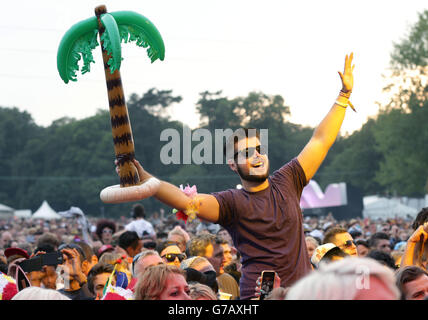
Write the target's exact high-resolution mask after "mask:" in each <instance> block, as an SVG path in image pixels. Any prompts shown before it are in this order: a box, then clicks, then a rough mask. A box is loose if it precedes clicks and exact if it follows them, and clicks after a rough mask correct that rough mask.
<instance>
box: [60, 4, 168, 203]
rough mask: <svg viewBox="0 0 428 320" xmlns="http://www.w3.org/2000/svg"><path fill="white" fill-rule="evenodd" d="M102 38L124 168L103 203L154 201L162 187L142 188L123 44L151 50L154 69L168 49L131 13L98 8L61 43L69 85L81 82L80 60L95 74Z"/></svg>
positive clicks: (62, 69) (119, 156) (149, 25)
mask: <svg viewBox="0 0 428 320" xmlns="http://www.w3.org/2000/svg"><path fill="white" fill-rule="evenodd" d="M98 35H99V38H100V43H101V51H102V56H103V61H104V71H105V77H106V83H107V93H108V100H109V109H110V120H111V128H112V134H113V142H114V150H115V154H116V159H117V160H118V166H119V167H120V174H119V178H120V185H115V186H111V187H107V188H105V189H104V190H102V191H101V194H100V197H101V200H103V201H104V202H107V203H119V202H127V201H136V200H139V199H142V198H146V197H148V196H151V195H153V193H154V192H156V190H157V187H158V186H159V182H158V181H157V180H156V179H153V180H152V179H150V180H149V181H147V182H145V183H144V184H140V178H139V176H138V171H137V169H136V168H135V166H134V164H133V163H132V160H133V159H134V157H135V150H134V139H133V136H132V129H131V124H130V120H129V115H128V108H127V106H126V102H125V95H124V91H123V86H122V80H121V76H120V72H119V69H120V64H121V61H122V53H121V42H122V41H124V42H125V43H127V42H130V41H135V42H136V44H137V45H138V46H140V47H143V48H148V49H147V53H148V56H149V58H150V60H151V62H152V63H153V62H154V61H156V60H157V59H159V60H163V59H164V55H165V47H164V43H163V40H162V37H161V35H160V33H159V31H158V30H157V29H156V27H155V26H154V25H153V24H152V23H151V22H150V21H149V20H148V19H147V18H145V17H144V16H142V15H140V14H138V13H136V12H132V11H118V12H111V13H107V9H106V7H105V6H104V5H102V6H98V7H96V8H95V17H92V18H89V19H86V20H84V21H81V22H79V23H77V24H75V25H73V26H72V27H71V28H70V29H69V30H68V31H67V32H66V33H65V35H64V36H63V38H62V40H61V43H60V45H59V49H58V55H57V67H58V72H59V74H60V76H61V78H62V80H64V82H65V83H68V82H69V81H70V80H71V81H76V72H77V71H78V70H79V65H78V62H79V60H80V59H81V57H82V58H83V66H82V69H81V72H82V74H84V73H86V72H89V71H90V64H91V63H92V62H94V60H93V55H92V50H93V49H95V48H96V47H97V46H98V42H97V36H98Z"/></svg>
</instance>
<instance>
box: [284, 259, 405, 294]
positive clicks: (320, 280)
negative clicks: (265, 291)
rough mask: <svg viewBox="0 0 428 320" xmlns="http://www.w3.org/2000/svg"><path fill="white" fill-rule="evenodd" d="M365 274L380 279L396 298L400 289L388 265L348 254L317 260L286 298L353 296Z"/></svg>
mask: <svg viewBox="0 0 428 320" xmlns="http://www.w3.org/2000/svg"><path fill="white" fill-rule="evenodd" d="M364 270H366V272H364ZM364 275H368V276H370V277H371V276H374V277H376V278H377V279H379V280H380V281H381V282H382V283H383V284H384V285H385V286H386V287H387V288H388V289H389V290H390V291H391V293H393V294H394V295H395V297H396V299H399V297H400V292H399V290H398V288H397V286H396V285H395V276H394V272H393V271H392V270H391V269H390V268H386V267H385V266H383V265H381V264H380V263H378V262H377V261H375V260H373V259H370V258H356V257H347V258H344V259H343V260H340V261H336V262H332V263H329V264H320V268H319V269H318V270H316V271H312V272H311V273H310V274H308V275H307V276H305V277H304V278H302V279H300V280H299V281H297V282H296V283H295V284H294V285H293V286H292V287H291V288H290V289H289V291H288V292H287V295H286V300H353V299H354V298H355V296H356V294H357V293H358V289H359V288H358V285H359V284H362V283H361V282H362V281H363V280H364V279H363V277H364Z"/></svg>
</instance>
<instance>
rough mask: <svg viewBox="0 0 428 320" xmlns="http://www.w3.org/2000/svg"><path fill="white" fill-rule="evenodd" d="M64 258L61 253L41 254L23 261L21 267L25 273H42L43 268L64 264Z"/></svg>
mask: <svg viewBox="0 0 428 320" xmlns="http://www.w3.org/2000/svg"><path fill="white" fill-rule="evenodd" d="M63 263H64V261H63V256H62V253H61V252H59V251H55V252H51V253H45V254H40V255H38V256H35V257H34V258H31V259H26V260H23V261H22V262H21V263H20V264H19V265H20V266H21V268H22V270H24V271H25V272H27V273H28V272H33V271H41V270H42V269H43V266H56V265H58V264H63Z"/></svg>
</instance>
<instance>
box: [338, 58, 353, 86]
mask: <svg viewBox="0 0 428 320" xmlns="http://www.w3.org/2000/svg"><path fill="white" fill-rule="evenodd" d="M353 58H354V53H353V52H351V54H350V55H349V57H348V55H346V57H345V68H344V69H343V73H342V72H340V71H339V76H340V78H341V79H342V91H344V92H349V91H352V88H353V86H354V76H353V74H352V72H353V71H354V68H355V65H352V59H353Z"/></svg>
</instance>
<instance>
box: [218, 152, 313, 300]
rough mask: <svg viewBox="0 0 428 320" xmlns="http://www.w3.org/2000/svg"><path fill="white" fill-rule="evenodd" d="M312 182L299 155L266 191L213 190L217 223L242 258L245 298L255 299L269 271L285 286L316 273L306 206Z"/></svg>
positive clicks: (282, 168)
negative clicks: (305, 192)
mask: <svg viewBox="0 0 428 320" xmlns="http://www.w3.org/2000/svg"><path fill="white" fill-rule="evenodd" d="M306 184H307V181H306V176H305V173H304V171H303V169H302V167H301V166H300V164H299V162H298V160H297V159H293V160H291V161H290V162H288V163H287V164H285V165H284V166H282V167H281V168H280V169H278V170H277V171H275V172H274V173H273V174H272V176H270V177H269V187H268V188H266V189H265V190H262V191H259V192H247V191H245V190H243V189H240V190H238V189H230V190H226V191H222V192H216V193H213V196H215V197H216V199H217V201H218V203H219V205H220V215H219V220H218V222H217V223H218V224H220V225H222V226H223V227H224V228H225V229H226V230H227V231H228V232H229V233H230V235H231V236H232V239H233V242H234V245H235V247H236V248H237V249H238V250H239V252H240V253H241V256H242V270H241V271H242V276H241V280H240V293H241V299H250V298H252V297H254V293H255V287H256V281H257V278H258V277H259V276H260V274H261V272H262V271H263V270H275V271H276V272H277V273H278V274H279V276H280V278H281V286H282V287H288V286H290V285H291V284H293V283H294V282H295V281H297V280H298V279H300V278H301V277H303V276H304V275H306V274H307V273H309V272H310V270H311V266H310V262H309V258H308V254H307V250H306V242H305V234H304V231H303V224H302V213H301V209H300V197H301V194H302V191H303V188H304V186H305V185H306Z"/></svg>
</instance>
